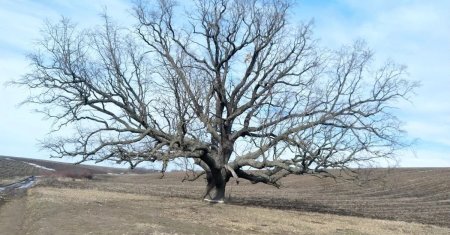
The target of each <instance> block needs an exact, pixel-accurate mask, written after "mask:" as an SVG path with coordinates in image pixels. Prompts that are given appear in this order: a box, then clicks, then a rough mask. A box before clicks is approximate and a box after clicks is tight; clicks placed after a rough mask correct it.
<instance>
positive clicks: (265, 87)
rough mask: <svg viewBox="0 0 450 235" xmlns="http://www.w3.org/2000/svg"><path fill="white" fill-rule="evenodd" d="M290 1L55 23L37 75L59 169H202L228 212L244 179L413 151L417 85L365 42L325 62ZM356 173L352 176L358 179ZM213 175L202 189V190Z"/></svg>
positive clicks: (141, 6)
mask: <svg viewBox="0 0 450 235" xmlns="http://www.w3.org/2000/svg"><path fill="white" fill-rule="evenodd" d="M290 7H291V5H290V3H289V1H284V0H268V1H267V0H261V1H260V0H250V1H248V0H198V1H196V2H195V4H194V5H186V6H184V10H185V11H183V9H182V7H177V5H176V4H175V2H173V1H171V0H160V1H158V2H152V3H148V2H138V3H137V4H136V5H135V6H134V8H133V10H134V11H133V12H134V16H135V17H136V19H137V24H136V26H135V27H133V28H132V29H124V28H121V27H118V26H117V25H116V24H114V23H113V22H112V21H111V19H110V18H109V17H108V16H107V15H104V16H103V18H104V24H103V25H102V26H101V27H96V28H93V29H85V30H79V29H78V28H77V27H75V26H74V25H73V24H71V23H70V21H68V20H67V19H62V20H61V21H60V22H59V23H56V24H53V23H47V24H46V27H45V29H44V30H43V38H42V40H40V43H39V49H38V50H37V51H36V52H35V53H33V54H31V56H30V59H31V63H32V66H33V70H32V72H31V73H29V74H27V75H25V76H24V77H23V78H22V79H21V80H19V81H16V83H17V84H21V85H24V86H27V87H30V88H34V90H36V91H37V92H35V94H34V95H32V96H30V97H29V98H28V99H27V102H30V103H37V104H39V105H40V106H39V107H41V108H40V111H41V112H43V113H44V114H45V115H46V116H47V117H48V118H50V119H52V120H54V121H55V130H56V131H57V130H60V129H61V128H63V127H73V128H74V129H75V130H76V134H75V135H74V136H73V137H54V138H52V139H49V140H47V141H46V142H45V144H44V147H46V148H48V149H50V150H52V152H53V153H54V156H56V157H81V162H82V161H88V160H95V161H97V162H101V161H105V160H114V161H117V162H127V163H129V164H130V166H131V167H135V166H136V165H137V164H139V163H141V162H144V161H150V162H155V161H160V162H162V165H163V171H165V169H166V166H167V164H168V163H169V162H170V161H172V160H174V159H176V158H187V159H191V161H192V162H193V163H195V164H196V165H197V166H199V167H200V168H201V169H202V170H203V171H202V174H204V175H206V179H207V187H206V191H205V194H204V198H206V197H207V196H208V195H211V194H210V193H212V196H210V197H211V199H212V200H214V201H221V200H223V198H224V195H225V186H226V184H227V182H228V181H229V179H230V178H231V177H235V178H242V179H245V180H249V181H251V182H253V183H265V184H270V185H274V186H278V185H279V180H280V179H281V178H283V177H285V176H287V175H290V174H295V175H302V174H316V173H317V174H319V173H326V172H327V171H326V170H327V169H329V168H339V169H347V168H348V167H351V166H355V165H354V164H359V163H363V162H370V161H373V160H374V159H378V158H390V157H392V156H393V155H394V153H395V150H397V149H398V148H399V147H402V145H403V144H402V142H401V138H400V137H401V136H402V131H401V129H400V122H399V120H398V119H397V118H396V117H395V116H394V115H393V114H392V108H391V106H393V105H395V102H396V101H397V100H398V99H400V98H401V99H403V98H406V96H407V95H408V94H409V93H410V92H411V91H412V89H413V88H414V87H415V83H412V82H408V81H406V80H405V79H404V68H403V67H402V66H398V65H395V64H394V63H392V62H388V63H386V64H384V65H382V66H381V67H380V68H378V69H373V68H372V67H373V66H372V63H373V62H372V53H371V51H370V50H368V49H367V48H366V46H365V45H364V43H363V42H360V41H358V42H356V43H355V44H354V45H352V46H346V47H342V49H340V50H337V51H332V50H325V49H321V47H320V46H319V45H318V43H317V41H315V40H314V39H313V37H312V34H311V25H310V24H300V25H296V24H292V23H290V22H289V17H288V11H289V9H290ZM352 164H353V165H352ZM199 176H200V175H196V178H198V177H199Z"/></svg>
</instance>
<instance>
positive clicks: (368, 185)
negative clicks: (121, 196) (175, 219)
mask: <svg viewBox="0 0 450 235" xmlns="http://www.w3.org/2000/svg"><path fill="white" fill-rule="evenodd" d="M159 177H160V175H159V174H150V175H121V176H97V179H94V180H93V181H91V182H66V183H61V182H53V183H52V185H53V186H57V187H72V188H88V189H101V190H103V191H112V192H128V193H135V194H143V195H156V196H172V197H183V198H192V199H199V197H200V195H201V194H202V192H203V190H204V187H205V183H204V182H203V181H202V180H199V181H197V182H184V183H181V179H182V178H183V175H182V174H166V177H165V178H163V179H159ZM370 177H371V178H379V179H378V180H375V181H369V182H365V183H364V184H361V185H358V183H355V182H347V181H337V182H336V181H334V180H332V179H318V178H316V177H312V176H299V177H296V176H292V177H288V178H286V179H285V180H284V181H283V185H284V186H283V187H282V188H280V189H277V188H274V187H271V186H267V185H262V184H257V185H252V184H250V183H248V182H245V181H243V182H241V183H240V184H239V185H236V184H235V183H234V182H232V181H230V183H229V186H228V188H227V197H229V202H231V203H232V204H238V205H244V206H259V207H268V208H277V209H284V210H296V211H309V212H322V213H332V214H339V215H350V216H360V217H369V218H378V219H390V220H399V221H407V222H418V223H427V224H434V225H439V226H446V227H450V213H449V211H450V169H448V168H445V169H444V168H442V169H439V168H436V169H394V170H391V171H390V172H386V171H382V170H377V171H375V173H374V175H371V176H370ZM58 185H59V186H58Z"/></svg>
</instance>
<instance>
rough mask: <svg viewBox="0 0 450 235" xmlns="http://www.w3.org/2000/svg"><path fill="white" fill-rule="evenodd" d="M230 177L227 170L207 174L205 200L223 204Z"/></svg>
mask: <svg viewBox="0 0 450 235" xmlns="http://www.w3.org/2000/svg"><path fill="white" fill-rule="evenodd" d="M228 179H229V176H228V175H227V173H226V171H225V169H222V170H214V171H211V173H207V174H206V181H207V185H206V191H205V194H204V196H203V199H204V200H206V201H210V202H214V203H223V202H224V199H225V188H226V184H227V181H228Z"/></svg>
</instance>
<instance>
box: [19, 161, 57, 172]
mask: <svg viewBox="0 0 450 235" xmlns="http://www.w3.org/2000/svg"><path fill="white" fill-rule="evenodd" d="M25 163H26V164H28V165H31V166H34V167H36V168H41V169H44V170H48V171H55V169H53V168H48V167H45V166H41V165H38V164H34V163H31V162H25Z"/></svg>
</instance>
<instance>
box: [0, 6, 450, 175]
mask: <svg viewBox="0 0 450 235" xmlns="http://www.w3.org/2000/svg"><path fill="white" fill-rule="evenodd" d="M105 6H106V8H107V11H108V12H109V13H110V14H111V15H112V16H113V17H114V19H115V20H116V21H117V22H119V23H120V24H123V25H127V24H128V23H131V24H132V23H133V19H132V17H131V16H130V14H129V9H130V4H129V1H125V0H97V1H91V0H76V1H75V0H73V1H69V0H39V1H38V0H0V32H1V33H0V71H1V75H0V83H3V82H5V81H8V80H11V79H16V78H19V77H20V76H21V75H22V74H24V73H25V72H26V71H27V69H28V68H27V65H28V62H27V60H26V58H25V55H26V54H27V52H29V51H30V50H32V48H33V41H34V40H36V39H37V38H39V28H40V27H41V25H42V22H43V20H44V19H45V18H47V19H49V20H57V19H58V18H59V17H60V16H61V15H64V16H67V17H70V18H71V19H72V20H73V21H74V22H77V23H78V24H79V25H80V26H82V27H83V26H89V25H92V24H99V22H100V19H99V13H100V12H101V11H102V10H103V8H104V7H105ZM448 9H450V1H447V0H441V1H440V0H434V1H426V0H422V1H414V0H408V1H407V0H396V1H392V0H366V1H360V0H331V1H320V0H303V1H297V2H296V5H295V8H294V9H292V12H291V14H292V17H293V18H294V20H297V21H309V20H311V19H314V25H315V26H314V32H315V37H317V38H319V39H320V42H321V44H322V45H324V46H327V47H329V48H338V47H340V46H341V45H343V44H350V43H352V42H353V41H354V40H357V39H364V40H365V41H366V42H367V44H368V45H369V47H371V48H372V49H373V51H374V52H375V56H376V59H377V61H380V62H382V61H384V60H386V59H392V60H394V61H396V62H397V63H401V64H404V65H406V66H408V72H409V77H410V79H413V80H417V81H420V82H421V84H422V86H421V87H420V88H419V89H417V91H416V94H415V95H414V96H413V97H412V98H411V103H409V102H403V103H401V104H399V107H400V109H399V110H398V111H397V113H398V115H399V117H400V118H401V119H402V120H403V121H404V124H405V125H404V129H405V130H406V131H407V132H408V135H409V138H411V139H418V142H417V144H416V145H415V146H414V148H413V150H414V151H412V150H405V151H404V152H402V153H401V156H400V166H404V167H413V166H415V167H418V166H430V167H431V166H432V167H450V14H448ZM28 92H29V91H28V90H24V89H22V88H16V87H5V86H0V110H2V113H1V115H0V155H12V156H23V157H35V158H43V159H46V158H47V156H48V152H45V151H41V150H40V149H39V147H38V140H39V139H43V138H45V135H46V133H47V131H48V130H49V129H50V126H51V123H50V122H48V121H46V120H43V119H42V116H40V115H39V114H37V113H34V112H32V109H33V107H31V106H22V107H20V108H19V107H17V104H18V103H20V102H21V101H22V100H23V99H24V98H25V97H26V96H27V94H28Z"/></svg>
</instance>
